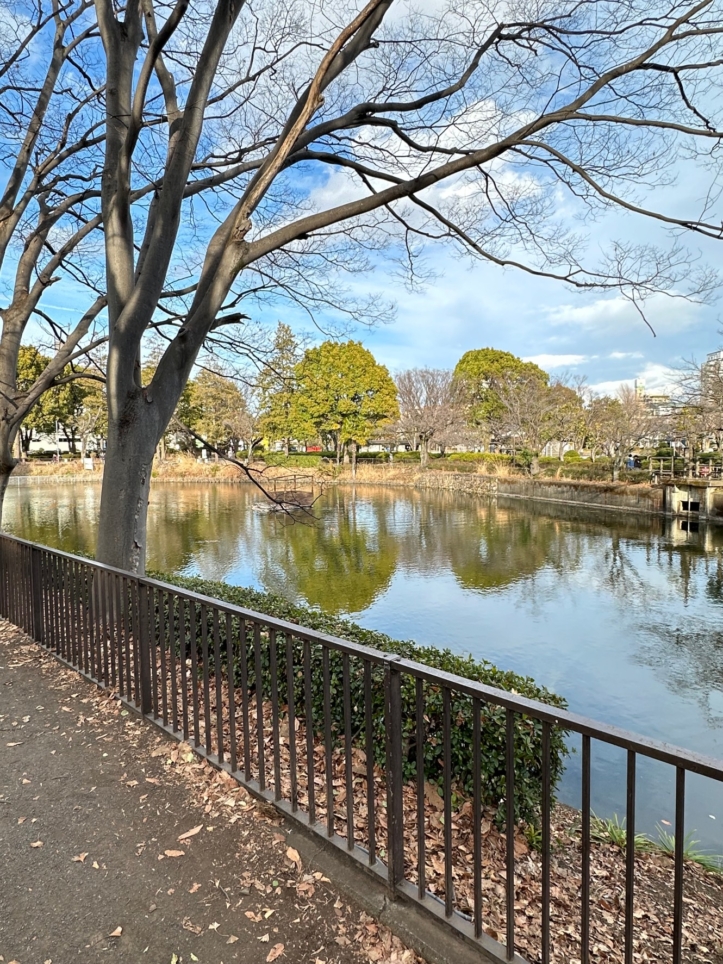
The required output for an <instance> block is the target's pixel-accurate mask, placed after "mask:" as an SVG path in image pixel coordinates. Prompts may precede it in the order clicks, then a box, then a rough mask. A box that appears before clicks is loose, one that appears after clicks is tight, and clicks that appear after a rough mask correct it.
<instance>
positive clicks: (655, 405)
mask: <svg viewBox="0 0 723 964" xmlns="http://www.w3.org/2000/svg"><path fill="white" fill-rule="evenodd" d="M635 394H636V395H637V396H638V398H639V399H640V400H641V401H642V403H643V404H644V405H645V408H646V409H647V410H648V412H649V413H650V414H651V415H655V416H656V417H658V418H659V417H662V416H666V415H672V414H673V401H672V399H671V397H670V395H665V394H664V393H663V392H648V391H646V388H645V382H644V381H643V380H642V379H640V378H636V379H635Z"/></svg>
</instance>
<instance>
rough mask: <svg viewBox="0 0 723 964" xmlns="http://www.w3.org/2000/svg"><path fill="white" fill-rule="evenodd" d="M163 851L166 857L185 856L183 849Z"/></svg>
mask: <svg viewBox="0 0 723 964" xmlns="http://www.w3.org/2000/svg"><path fill="white" fill-rule="evenodd" d="M163 853H164V854H165V855H166V857H185V856H186V851H185V850H164V851H163Z"/></svg>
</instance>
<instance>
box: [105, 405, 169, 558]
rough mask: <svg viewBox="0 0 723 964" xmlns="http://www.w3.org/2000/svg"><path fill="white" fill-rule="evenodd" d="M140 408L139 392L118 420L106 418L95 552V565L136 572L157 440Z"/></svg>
mask: <svg viewBox="0 0 723 964" xmlns="http://www.w3.org/2000/svg"><path fill="white" fill-rule="evenodd" d="M145 405H146V402H145V400H144V399H143V397H142V396H141V394H140V392H139V393H138V395H137V396H136V398H135V399H133V400H131V401H129V402H128V404H127V407H126V411H125V412H124V413H123V417H121V418H119V419H117V420H116V419H110V420H109V426H108V444H107V449H106V461H105V469H104V471H103V488H102V492H101V500H100V518H99V521H98V546H97V550H96V558H97V559H98V561H99V562H104V563H105V564H106V565H109V566H115V567H116V568H118V569H126V570H128V571H130V572H138V573H143V572H145V566H146V515H147V510H148V494H149V491H150V486H151V467H152V465H153V456H154V453H155V451H156V445H157V444H158V441H159V436H160V433H159V432H158V431H156V428H155V425H154V422H153V420H152V419H151V418H149V417H148V416H147V414H146V413H145V412H144V411H143V406H145ZM144 416H145V417H144Z"/></svg>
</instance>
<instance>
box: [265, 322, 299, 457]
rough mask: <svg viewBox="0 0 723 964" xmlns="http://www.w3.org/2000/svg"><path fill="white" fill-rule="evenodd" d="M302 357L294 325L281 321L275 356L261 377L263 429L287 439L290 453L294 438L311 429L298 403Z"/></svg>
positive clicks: (273, 435)
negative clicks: (297, 371) (299, 365)
mask: <svg viewBox="0 0 723 964" xmlns="http://www.w3.org/2000/svg"><path fill="white" fill-rule="evenodd" d="M300 360H301V348H300V345H299V341H298V339H297V338H296V336H295V335H294V333H293V331H292V330H291V328H290V327H289V326H288V325H285V324H284V323H283V322H281V321H280V322H279V324H278V326H277V328H276V333H275V335H274V342H273V347H272V351H271V355H270V357H269V358H268V360H267V362H266V365H265V366H264V368H263V370H262V371H261V373H260V375H259V378H258V391H259V408H260V416H261V428H262V431H263V432H264V434H265V435H268V437H269V438H270V439H273V440H274V441H275V440H277V439H280V440H281V441H283V443H284V453H285V454H286V455H288V454H289V443H290V442H291V439H292V438H299V439H302V438H303V437H304V430H305V428H307V426H305V425H304V424H303V423H302V422H301V421H300V419H299V412H298V407H297V405H296V394H297V391H298V384H297V381H296V366H297V365H298V364H299V362H300Z"/></svg>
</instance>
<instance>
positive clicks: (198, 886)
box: [188, 884, 201, 894]
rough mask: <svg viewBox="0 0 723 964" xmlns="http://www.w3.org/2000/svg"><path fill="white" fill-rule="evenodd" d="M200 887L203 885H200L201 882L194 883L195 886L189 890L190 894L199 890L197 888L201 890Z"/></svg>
mask: <svg viewBox="0 0 723 964" xmlns="http://www.w3.org/2000/svg"><path fill="white" fill-rule="evenodd" d="M200 889H201V885H200V884H194V885H193V887H191V889H190V890H189V892H188V893H189V894H195V893H196V891H197V890H200Z"/></svg>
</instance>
